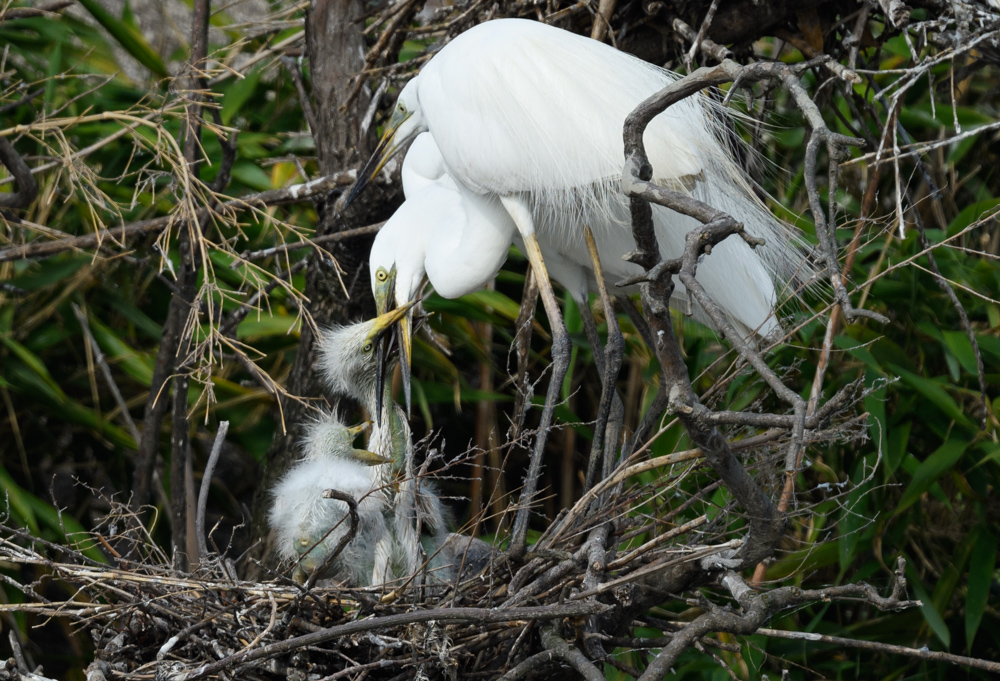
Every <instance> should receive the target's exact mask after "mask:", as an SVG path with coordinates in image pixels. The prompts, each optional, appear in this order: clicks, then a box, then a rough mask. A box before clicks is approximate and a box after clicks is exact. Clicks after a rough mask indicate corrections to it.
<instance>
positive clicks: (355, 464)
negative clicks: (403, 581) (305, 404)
mask: <svg viewBox="0 0 1000 681" xmlns="http://www.w3.org/2000/svg"><path fill="white" fill-rule="evenodd" d="M364 428H365V425H361V426H357V427H355V428H348V427H347V426H345V425H344V424H343V423H342V422H341V421H340V420H339V419H337V418H336V417H335V416H333V415H332V414H324V415H323V416H321V417H320V418H319V419H317V420H316V421H313V422H312V423H309V424H308V425H306V427H305V437H304V438H303V441H302V453H303V458H302V459H301V460H300V461H299V462H298V463H296V464H295V465H294V466H292V468H291V469H290V470H289V471H288V472H287V473H286V474H285V475H284V476H283V477H282V478H281V480H279V481H278V483H277V484H276V485H275V486H274V489H273V490H272V492H271V494H272V497H273V500H272V505H271V512H270V515H269V518H268V520H269V522H270V525H271V528H272V529H273V530H274V531H275V534H276V536H277V553H278V557H279V558H281V559H282V560H286V561H290V560H296V566H295V570H294V572H293V573H292V576H293V577H294V578H295V580H296V581H297V582H300V583H304V582H305V581H306V580H307V579H308V577H309V575H311V574H312V573H313V572H315V571H316V570H318V569H319V568H320V567H321V566H322V565H323V563H324V561H325V560H326V557H327V556H328V555H329V554H330V553H331V552H332V551H334V550H335V549H336V547H337V546H338V545H339V544H340V542H341V540H342V539H343V538H344V537H346V536H347V532H348V530H349V528H350V521H349V518H348V507H347V504H346V503H345V502H343V501H341V500H339V499H326V498H324V497H323V492H324V491H325V490H327V489H336V490H339V491H341V492H344V493H345V494H348V495H350V496H351V497H353V498H354V500H355V501H356V502H357V504H358V527H357V533H356V534H355V536H354V538H353V539H351V541H350V542H348V543H347V544H346V545H345V546H344V548H343V550H342V551H341V553H340V555H338V556H337V557H336V558H335V559H334V561H333V562H332V563H331V565H330V566H329V567H328V569H327V571H326V572H325V573H323V574H322V575H320V576H321V577H337V578H339V579H344V580H350V581H353V582H356V583H358V584H361V585H367V584H370V583H371V580H372V576H373V574H374V573H375V561H376V558H375V556H376V546H377V545H378V543H379V542H380V541H382V539H383V537H384V536H385V534H386V532H387V529H386V524H385V519H384V511H383V506H384V503H383V499H382V498H381V496H380V495H379V493H378V484H377V481H376V476H375V475H374V474H373V471H372V468H371V467H372V466H377V465H379V464H383V463H385V460H384V459H382V458H381V457H379V456H376V455H375V454H373V453H372V452H369V451H367V450H363V449H355V448H354V445H353V444H352V442H353V440H354V439H355V438H356V437H357V436H358V435H359V434H360V433H361V431H362V430H364Z"/></svg>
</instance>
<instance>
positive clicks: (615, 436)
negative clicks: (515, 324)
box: [580, 227, 625, 490]
mask: <svg viewBox="0 0 1000 681" xmlns="http://www.w3.org/2000/svg"><path fill="white" fill-rule="evenodd" d="M584 237H585V238H586V241H587V250H588V251H589V253H590V263H591V265H592V266H593V268H594V278H595V279H596V280H597V290H598V292H599V294H600V297H601V304H602V305H603V306H604V318H605V319H606V320H607V323H608V343H607V345H606V346H605V347H604V352H603V355H602V353H600V352H598V349H599V348H600V347H601V340H600V337H599V336H598V334H597V322H596V321H594V315H593V312H592V311H591V309H590V305H589V304H586V305H584V307H585V308H586V310H580V312H581V316H582V317H583V325H584V329H585V330H586V332H587V339H588V340H589V341H590V344H591V349H592V351H593V354H594V364H596V365H597V373H598V374H599V375H600V377H601V401H600V403H599V404H598V408H597V423H596V424H595V427H594V439H593V440H592V441H591V445H590V460H589V461H588V463H587V477H586V478H585V480H584V490H587V489H589V488H590V487H591V486H592V485H593V484H594V483H595V482H597V476H598V469H597V464H598V461H599V460H601V459H603V466H601V471H600V475H601V478H602V479H603V478H604V477H607V475H608V474H609V473H610V472H611V468H612V465H613V463H614V456H615V449H616V447H617V446H618V440H619V438H620V436H621V430H622V419H623V418H624V417H625V407H624V405H623V404H622V401H621V398H620V397H619V396H618V392H617V391H616V390H615V381H617V380H618V372H619V371H620V370H621V366H622V355H623V354H624V351H625V339H624V338H622V332H621V329H620V328H618V318H617V317H616V316H615V308H614V304H613V303H612V302H611V297H610V296H609V295H608V289H607V287H606V286H605V284H604V272H603V270H602V268H601V259H600V257H599V256H598V254H597V245H596V244H595V243H594V235H593V234H592V233H591V231H590V227H585V228H584Z"/></svg>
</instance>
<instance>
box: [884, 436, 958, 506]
mask: <svg viewBox="0 0 1000 681" xmlns="http://www.w3.org/2000/svg"><path fill="white" fill-rule="evenodd" d="M968 447H969V443H968V442H966V441H965V440H960V439H957V438H956V439H953V440H949V441H947V442H945V443H944V444H943V445H941V446H940V447H938V449H937V450H936V451H935V452H934V453H933V454H931V455H930V456H929V457H927V459H926V460H925V461H924V462H923V463H921V464H920V466H919V467H918V468H917V470H916V471H915V472H914V474H913V479H912V480H911V481H910V486H909V487H907V488H906V491H905V492H904V493H903V498H902V499H900V501H899V506H897V507H896V510H895V512H894V515H899V514H900V513H902V512H903V511H905V510H906V509H908V508H909V507H910V506H912V505H913V503H914V502H916V501H917V500H918V499H919V498H920V496H921V495H922V494H923V493H924V492H926V491H927V488H928V487H930V486H931V485H932V484H933V483H934V482H936V481H937V479H938V478H940V477H941V476H942V475H944V474H945V473H946V472H948V470H949V469H950V468H951V467H952V466H954V465H955V464H956V463H957V462H958V460H959V459H960V458H961V457H962V454H964V453H965V450H966V449H968Z"/></svg>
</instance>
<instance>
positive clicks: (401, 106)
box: [396, 102, 406, 116]
mask: <svg viewBox="0 0 1000 681" xmlns="http://www.w3.org/2000/svg"><path fill="white" fill-rule="evenodd" d="M396 109H397V110H398V111H399V113H401V114H402V115H404V116H405V115H406V105H405V104H403V103H402V102H400V103H399V104H397V105H396Z"/></svg>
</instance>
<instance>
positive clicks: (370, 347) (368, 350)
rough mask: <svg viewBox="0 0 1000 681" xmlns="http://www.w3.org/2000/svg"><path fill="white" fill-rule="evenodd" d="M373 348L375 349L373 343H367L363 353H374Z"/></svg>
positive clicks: (362, 349)
mask: <svg viewBox="0 0 1000 681" xmlns="http://www.w3.org/2000/svg"><path fill="white" fill-rule="evenodd" d="M372 347H374V345H373V343H372V342H371V341H367V342H366V343H365V344H364V346H363V347H362V348H361V352H365V353H368V352H371V351H372Z"/></svg>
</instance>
